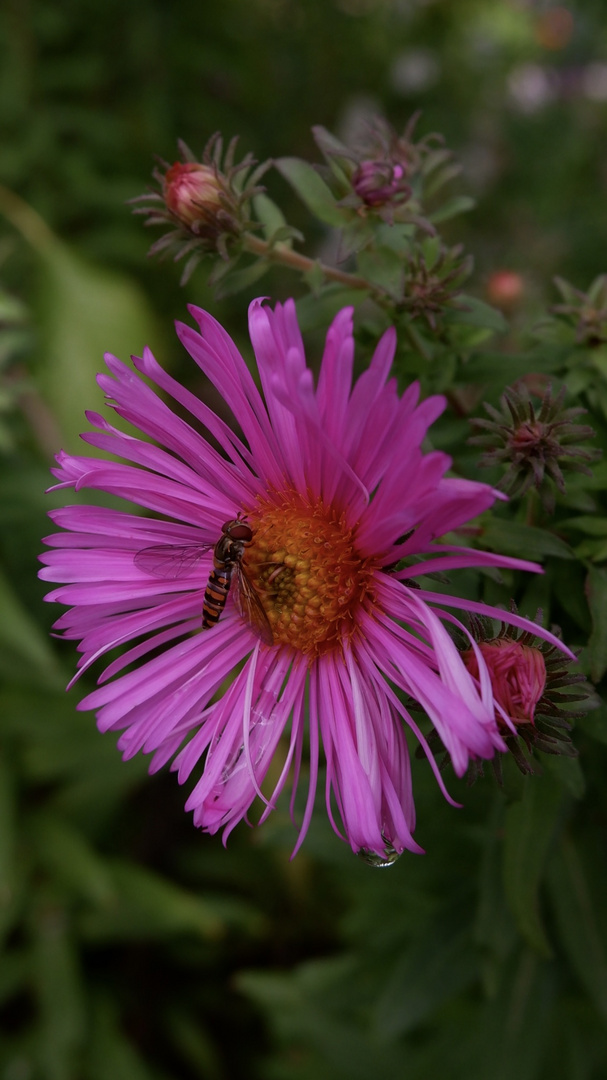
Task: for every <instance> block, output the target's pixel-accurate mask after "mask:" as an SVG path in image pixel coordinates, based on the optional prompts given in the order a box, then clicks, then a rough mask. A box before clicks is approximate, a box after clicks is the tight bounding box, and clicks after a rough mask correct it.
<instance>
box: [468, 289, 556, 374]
mask: <svg viewBox="0 0 607 1080" xmlns="http://www.w3.org/2000/svg"><path fill="white" fill-rule="evenodd" d="M491 310H493V309H491ZM569 352H570V350H569V349H567V348H559V347H554V346H552V347H550V346H543V347H541V348H538V349H533V350H531V351H530V352H523V353H516V354H510V355H509V354H507V353H494V352H482V353H478V354H477V355H475V356H472V357H470V359H468V360H466V361H465V363H464V366H463V369H462V378H463V379H465V381H466V382H478V383H486V384H488V385H491V386H493V385H495V386H496V387H497V389H498V393H501V392H502V391H503V389H504V387H505V386H511V385H512V383H514V382H516V380H517V379H520V378H522V376H523V375H529V374H531V373H535V372H539V373H545V374H549V375H550V374H554V373H555V372H557V371H562V370H563V368H564V366H565V362H566V360H567V357H568V356H569Z"/></svg>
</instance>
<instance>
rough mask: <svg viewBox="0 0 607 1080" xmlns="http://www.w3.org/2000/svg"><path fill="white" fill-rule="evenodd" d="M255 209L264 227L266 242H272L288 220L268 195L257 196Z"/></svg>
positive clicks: (255, 197)
mask: <svg viewBox="0 0 607 1080" xmlns="http://www.w3.org/2000/svg"><path fill="white" fill-rule="evenodd" d="M253 209H254V210H255V214H256V216H257V218H258V220H259V221H260V222H261V224H262V225H263V231H264V235H265V238H266V240H270V239H271V237H272V236H273V234H274V233H275V232H276V231H277V229H282V228H284V227H285V225H286V224H287V219H286V218H285V216H284V214H283V212H282V210H281V209H280V207H279V206H277V205H276V203H275V202H274V201H273V200H272V199H270V198H268V196H267V195H264V194H260V195H255V196H254V198H253Z"/></svg>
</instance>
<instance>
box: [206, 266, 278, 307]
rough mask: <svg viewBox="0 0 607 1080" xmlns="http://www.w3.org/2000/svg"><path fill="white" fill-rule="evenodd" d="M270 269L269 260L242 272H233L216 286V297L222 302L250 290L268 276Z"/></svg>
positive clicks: (245, 268) (248, 267) (246, 268)
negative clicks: (251, 286)
mask: <svg viewBox="0 0 607 1080" xmlns="http://www.w3.org/2000/svg"><path fill="white" fill-rule="evenodd" d="M269 269H270V262H269V261H268V260H266V259H258V260H257V262H254V263H251V265H250V266H245V267H244V268H243V269H242V270H232V271H230V273H228V274H226V275H225V277H222V278H221V281H219V282H218V283H217V285H216V286H215V296H216V297H217V299H218V300H222V299H224V297H226V296H234V294H235V293H238V292H241V291H242V290H243V289H248V287H249V285H254V284H255V282H256V281H259V280H260V278H262V277H263V276H264V274H267V272H268V270H269Z"/></svg>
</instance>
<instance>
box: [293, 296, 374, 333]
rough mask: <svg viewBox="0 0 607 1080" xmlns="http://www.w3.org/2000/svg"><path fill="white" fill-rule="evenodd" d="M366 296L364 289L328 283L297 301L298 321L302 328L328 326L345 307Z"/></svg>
mask: <svg viewBox="0 0 607 1080" xmlns="http://www.w3.org/2000/svg"><path fill="white" fill-rule="evenodd" d="M363 296H366V293H365V291H364V289H346V288H344V286H343V285H336V284H335V285H334V284H331V285H326V286H324V287H323V288H322V289H321V290H320V291H319V292H318V293H316V295H314V296H304V297H302V299H301V300H298V301H297V321H298V322H299V326H300V328H301V330H303V331H306V330H314V329H316V327H318V326H326V324H327V323H328V322H330V321H331V319H333V318H334V316H335V315H337V312H338V311H340V310H341V308H343V307H349V306H350V305H352V306H355V305H356V304H358V303H360V301H361V299H362V297H363Z"/></svg>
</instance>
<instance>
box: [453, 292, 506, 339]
mask: <svg viewBox="0 0 607 1080" xmlns="http://www.w3.org/2000/svg"><path fill="white" fill-rule="evenodd" d="M457 303H458V307H456V308H455V307H454V308H450V309H449V322H450V323H455V324H458V323H461V324H463V325H464V326H478V327H481V328H482V329H483V330H492V331H493V332H494V333H496V334H505V333H506V331H507V330H508V323H507V321H506V319H505V318H504V316H503V315H502V313H501V311H498V310H497V309H496V308H493V307H491V305H490V304H485V303H484V301H483V300H478V299H477V297H476V296H468V294H467V293H459V295H458V296H457ZM460 304H461V305H462V306H461V307H460V306H459V305H460Z"/></svg>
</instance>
